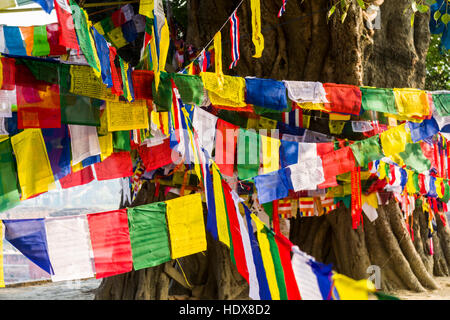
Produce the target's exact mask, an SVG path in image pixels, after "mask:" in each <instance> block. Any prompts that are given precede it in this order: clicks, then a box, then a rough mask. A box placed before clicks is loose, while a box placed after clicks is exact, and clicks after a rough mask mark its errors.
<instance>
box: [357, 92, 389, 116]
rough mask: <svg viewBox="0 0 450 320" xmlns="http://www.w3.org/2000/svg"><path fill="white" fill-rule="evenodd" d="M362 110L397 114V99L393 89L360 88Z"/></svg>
mask: <svg viewBox="0 0 450 320" xmlns="http://www.w3.org/2000/svg"><path fill="white" fill-rule="evenodd" d="M360 89H361V94H362V101H361V102H362V105H361V106H362V108H363V109H364V110H372V111H377V112H385V113H389V114H397V113H398V112H397V108H396V107H395V97H394V92H393V91H392V89H383V88H369V87H360Z"/></svg>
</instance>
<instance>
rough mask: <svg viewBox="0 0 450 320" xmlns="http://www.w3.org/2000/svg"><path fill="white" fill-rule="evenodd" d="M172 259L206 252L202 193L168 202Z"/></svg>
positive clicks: (168, 224)
mask: <svg viewBox="0 0 450 320" xmlns="http://www.w3.org/2000/svg"><path fill="white" fill-rule="evenodd" d="M166 205H167V226H168V228H169V234H170V248H171V257H172V259H177V258H181V257H184V256H188V255H191V254H194V253H198V252H202V251H205V250H206V233H205V222H204V220H203V205H202V197H201V195H200V193H195V194H192V195H188V196H184V197H179V198H176V199H172V200H168V201H166Z"/></svg>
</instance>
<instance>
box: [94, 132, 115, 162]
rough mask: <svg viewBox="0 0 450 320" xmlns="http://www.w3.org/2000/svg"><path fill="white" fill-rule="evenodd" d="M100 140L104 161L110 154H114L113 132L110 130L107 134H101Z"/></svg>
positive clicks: (101, 156)
mask: <svg viewBox="0 0 450 320" xmlns="http://www.w3.org/2000/svg"><path fill="white" fill-rule="evenodd" d="M98 142H99V144H100V150H101V152H102V153H101V155H100V158H101V160H102V161H103V160H105V159H106V158H108V157H109V156H110V155H112V154H113V152H114V147H113V135H112V133H111V132H108V134H107V135H105V136H99V137H98Z"/></svg>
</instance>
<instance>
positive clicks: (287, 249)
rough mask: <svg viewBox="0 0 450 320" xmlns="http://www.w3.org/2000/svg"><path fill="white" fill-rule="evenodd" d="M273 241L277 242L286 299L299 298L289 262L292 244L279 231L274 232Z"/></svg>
mask: <svg viewBox="0 0 450 320" xmlns="http://www.w3.org/2000/svg"><path fill="white" fill-rule="evenodd" d="M275 242H276V243H277V246H278V252H279V253H280V260H281V265H282V266H283V271H284V280H285V283H286V291H287V295H288V300H301V297H300V292H299V290H298V286H297V281H296V280H295V275H294V270H293V269H292V263H291V248H292V246H293V244H292V242H291V241H289V239H287V238H286V237H285V236H283V235H282V234H281V233H275Z"/></svg>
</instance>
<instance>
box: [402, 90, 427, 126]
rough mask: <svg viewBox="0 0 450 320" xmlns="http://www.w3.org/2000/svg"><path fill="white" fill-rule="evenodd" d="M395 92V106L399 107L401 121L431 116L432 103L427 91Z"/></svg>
mask: <svg viewBox="0 0 450 320" xmlns="http://www.w3.org/2000/svg"><path fill="white" fill-rule="evenodd" d="M393 92H394V97H395V105H396V107H397V110H398V115H399V116H400V119H410V120H413V119H412V118H416V119H417V118H421V119H423V118H424V117H425V116H428V115H430V113H431V110H430V103H429V100H428V94H427V92H426V91H423V90H419V89H411V88H405V89H397V88H394V89H393ZM397 118H399V117H397ZM417 121H419V120H417Z"/></svg>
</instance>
